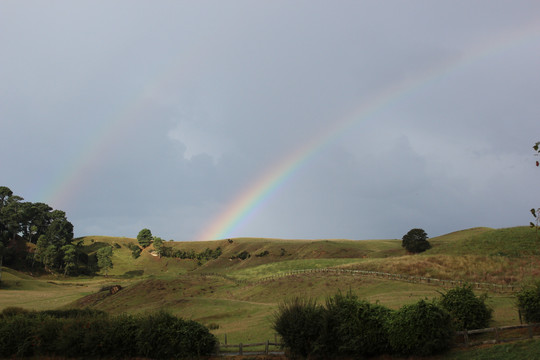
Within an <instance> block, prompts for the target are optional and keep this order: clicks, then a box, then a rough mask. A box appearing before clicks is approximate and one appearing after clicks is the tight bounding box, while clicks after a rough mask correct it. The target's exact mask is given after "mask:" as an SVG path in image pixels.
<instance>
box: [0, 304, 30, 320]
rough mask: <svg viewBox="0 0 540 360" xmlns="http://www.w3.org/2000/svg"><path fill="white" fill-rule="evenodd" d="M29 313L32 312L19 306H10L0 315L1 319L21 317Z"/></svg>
mask: <svg viewBox="0 0 540 360" xmlns="http://www.w3.org/2000/svg"><path fill="white" fill-rule="evenodd" d="M29 312H30V311H29V310H26V309H23V308H21V307H18V306H8V307H7V308H5V309H4V310H2V313H0V318H2V317H11V316H15V315H21V314H22V315H24V314H28V313H29Z"/></svg>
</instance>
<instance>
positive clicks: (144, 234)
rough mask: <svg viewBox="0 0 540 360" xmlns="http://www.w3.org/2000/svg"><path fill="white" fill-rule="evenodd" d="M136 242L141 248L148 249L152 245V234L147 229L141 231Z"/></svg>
mask: <svg viewBox="0 0 540 360" xmlns="http://www.w3.org/2000/svg"><path fill="white" fill-rule="evenodd" d="M137 241H138V242H139V245H141V246H142V247H143V248H145V247H148V246H149V245H150V244H151V243H152V232H151V231H150V230H149V229H142V230H141V231H139V234H138V235H137Z"/></svg>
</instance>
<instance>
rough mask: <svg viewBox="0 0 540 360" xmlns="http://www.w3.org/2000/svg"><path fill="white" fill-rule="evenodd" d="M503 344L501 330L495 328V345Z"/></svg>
mask: <svg viewBox="0 0 540 360" xmlns="http://www.w3.org/2000/svg"><path fill="white" fill-rule="evenodd" d="M500 342H501V339H500V335H499V328H495V343H496V344H498V343H500Z"/></svg>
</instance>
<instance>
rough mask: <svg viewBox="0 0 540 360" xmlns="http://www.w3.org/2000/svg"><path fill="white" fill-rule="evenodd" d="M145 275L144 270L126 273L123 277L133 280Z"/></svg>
mask: <svg viewBox="0 0 540 360" xmlns="http://www.w3.org/2000/svg"><path fill="white" fill-rule="evenodd" d="M143 274H144V270H131V271H127V272H125V273H124V275H122V277H124V278H128V279H131V278H134V277H137V276H142V275H143Z"/></svg>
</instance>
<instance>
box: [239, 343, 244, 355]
mask: <svg viewBox="0 0 540 360" xmlns="http://www.w3.org/2000/svg"><path fill="white" fill-rule="evenodd" d="M238 353H239V354H240V355H244V349H243V346H242V343H240V345H238Z"/></svg>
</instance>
